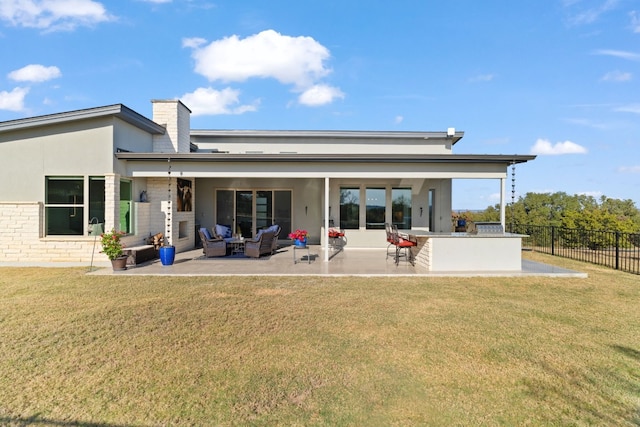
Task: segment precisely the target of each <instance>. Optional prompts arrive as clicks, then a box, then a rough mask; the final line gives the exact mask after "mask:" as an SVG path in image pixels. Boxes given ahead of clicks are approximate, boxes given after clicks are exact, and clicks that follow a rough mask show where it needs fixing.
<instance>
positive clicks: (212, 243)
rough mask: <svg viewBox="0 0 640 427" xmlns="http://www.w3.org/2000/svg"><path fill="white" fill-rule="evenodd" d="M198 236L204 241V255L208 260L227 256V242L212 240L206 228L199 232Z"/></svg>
mask: <svg viewBox="0 0 640 427" xmlns="http://www.w3.org/2000/svg"><path fill="white" fill-rule="evenodd" d="M198 234H199V235H200V240H201V241H202V253H204V255H205V256H206V257H207V258H211V257H215V256H225V255H227V242H225V241H224V240H223V239H215V238H212V237H211V235H210V234H209V230H207V229H206V228H201V229H200V230H198Z"/></svg>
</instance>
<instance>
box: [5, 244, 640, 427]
mask: <svg viewBox="0 0 640 427" xmlns="http://www.w3.org/2000/svg"><path fill="white" fill-rule="evenodd" d="M526 256H527V257H529V258H533V259H536V260H542V261H544V262H547V263H554V264H558V265H561V266H563V267H567V268H572V269H576V270H579V271H583V272H586V273H588V274H589V278H588V279H579V278H570V279H567V278H545V277H538V278H399V279H394V278H333V277H327V278H318V277H308V278H304V277H303V278H300V277H298V278H295V277H283V278H278V279H276V278H271V277H252V278H232V277H213V278H212V277H200V278H198V277H190V278H172V277H165V278H163V277H127V276H118V277H113V276H87V275H85V271H86V269H85V268H80V269H42V268H1V269H0V355H1V357H0V425H20V426H23V425H39V426H40V425H41V426H49V425H51V426H80V425H92V426H101V427H115V426H157V425H176V426H180V425H220V426H231V425H255V426H272V425H286V426H295V425H299V426H313V425H319V426H322V425H330V426H394V425H395V426H406V425H437V426H440V425H509V426H511V425H524V424H527V425H616V426H620V425H629V426H634V425H635V426H637V425H640V277H639V276H636V275H631V274H625V273H619V272H616V271H614V270H610V269H605V268H601V267H597V266H593V265H589V264H584V263H578V262H572V261H569V260H562V259H558V258H552V257H550V256H546V255H542V254H536V253H531V254H526Z"/></svg>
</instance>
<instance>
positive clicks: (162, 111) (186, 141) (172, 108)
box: [152, 100, 191, 153]
mask: <svg viewBox="0 0 640 427" xmlns="http://www.w3.org/2000/svg"><path fill="white" fill-rule="evenodd" d="M152 103H153V121H154V122H156V123H158V124H160V125H162V126H165V128H166V130H167V131H166V132H165V133H164V134H163V135H154V137H153V151H154V152H158V153H188V152H189V147H190V142H191V140H190V130H191V116H190V115H191V111H190V110H189V109H188V108H187V107H186V106H185V105H184V104H183V103H182V102H180V101H177V100H166V101H165V100H154V101H152Z"/></svg>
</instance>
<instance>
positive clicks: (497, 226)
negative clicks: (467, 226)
mask: <svg viewBox="0 0 640 427" xmlns="http://www.w3.org/2000/svg"><path fill="white" fill-rule="evenodd" d="M476 234H504V228H503V227H502V224H501V223H499V222H476Z"/></svg>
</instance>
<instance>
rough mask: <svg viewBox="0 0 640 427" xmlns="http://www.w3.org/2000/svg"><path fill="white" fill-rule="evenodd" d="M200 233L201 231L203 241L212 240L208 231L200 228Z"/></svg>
mask: <svg viewBox="0 0 640 427" xmlns="http://www.w3.org/2000/svg"><path fill="white" fill-rule="evenodd" d="M200 231H202V234H203V235H204V238H205V239H207V240H211V239H212V237H211V233H209V230H208V229H207V228H205V227H202V228H201V229H200Z"/></svg>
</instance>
